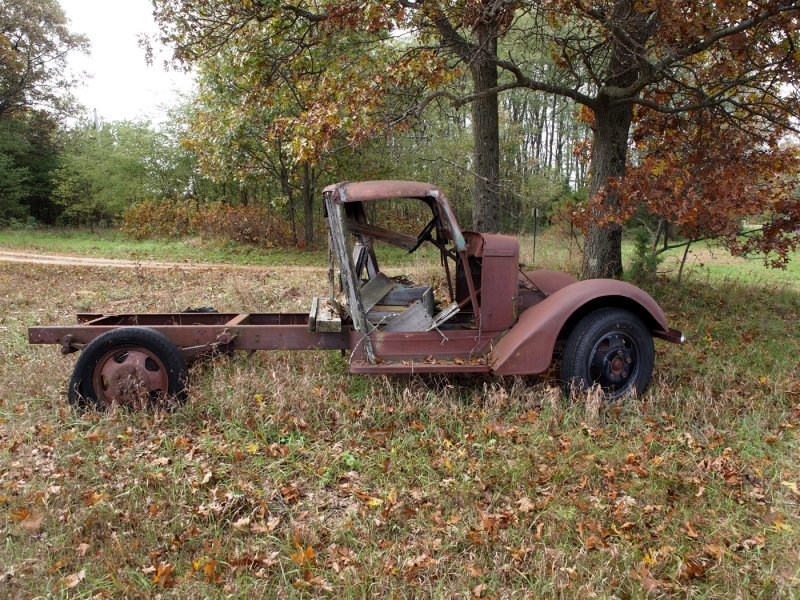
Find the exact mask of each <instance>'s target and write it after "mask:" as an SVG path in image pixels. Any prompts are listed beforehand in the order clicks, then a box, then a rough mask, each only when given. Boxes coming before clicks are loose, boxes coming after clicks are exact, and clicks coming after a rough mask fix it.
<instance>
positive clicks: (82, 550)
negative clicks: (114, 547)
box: [75, 542, 90, 556]
mask: <svg viewBox="0 0 800 600" xmlns="http://www.w3.org/2000/svg"><path fill="white" fill-rule="evenodd" d="M89 547H90V546H89V544H87V543H86V542H83V543H82V544H78V546H77V547H76V548H75V552H77V553H78V554H80V555H81V556H86V553H87V552H88V551H89Z"/></svg>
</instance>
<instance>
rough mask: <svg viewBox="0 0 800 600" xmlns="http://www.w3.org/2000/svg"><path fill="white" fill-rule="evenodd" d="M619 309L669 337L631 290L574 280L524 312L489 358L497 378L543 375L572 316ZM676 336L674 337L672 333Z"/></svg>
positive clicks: (659, 314) (662, 321)
mask: <svg viewBox="0 0 800 600" xmlns="http://www.w3.org/2000/svg"><path fill="white" fill-rule="evenodd" d="M605 306H609V307H620V308H627V309H630V310H632V311H633V312H635V313H636V314H637V315H638V316H639V317H640V318H641V319H642V320H643V321H644V322H645V324H646V325H647V326H648V327H650V328H651V330H652V331H653V333H654V334H655V335H657V336H659V337H667V336H666V335H665V334H666V333H668V332H673V331H674V330H671V329H670V328H669V327H668V326H667V318H666V317H665V316H664V311H663V310H661V307H660V306H659V305H658V303H657V302H656V301H655V300H653V298H652V297H651V296H650V295H649V294H648V293H647V292H645V291H643V290H641V289H639V288H638V287H636V286H635V285H631V284H630V283H626V282H624V281H617V280H615V279H587V280H585V281H577V282H575V283H573V284H570V285H567V286H565V287H563V288H561V289H559V290H558V291H556V292H554V293H553V294H551V295H550V296H548V297H547V298H545V299H544V300H542V301H541V302H539V303H538V304H536V305H534V306H531V307H530V308H528V309H527V310H525V311H524V312H523V313H522V314H521V315H520V318H519V320H518V321H517V323H516V324H515V325H514V326H513V327H512V328H511V329H510V330H509V332H508V333H507V334H506V335H505V336H504V337H503V338H502V339H501V340H500V341H499V342H498V343H497V345H496V346H495V347H494V350H493V351H492V353H491V355H490V364H491V366H492V371H493V372H494V373H496V374H497V375H529V374H533V373H541V372H542V371H546V370H547V368H548V367H549V366H550V363H551V362H552V360H553V349H554V348H555V345H556V341H557V340H558V335H559V333H560V332H561V330H562V329H563V328H564V325H565V324H566V323H567V321H569V319H570V317H572V316H573V315H576V316H577V315H580V316H583V315H582V314H581V313H585V312H588V310H594V309H596V308H602V307H605ZM678 333H679V332H678Z"/></svg>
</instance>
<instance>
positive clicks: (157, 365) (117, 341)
mask: <svg viewBox="0 0 800 600" xmlns="http://www.w3.org/2000/svg"><path fill="white" fill-rule="evenodd" d="M185 397H186V361H185V360H184V358H183V355H182V354H181V352H180V350H179V349H178V347H177V346H176V345H175V344H173V343H172V341H171V340H170V339H169V338H168V337H167V336H165V335H164V334H163V333H160V332H158V331H155V330H154V329H149V328H147V327H120V328H119V329H113V330H111V331H107V332H106V333H104V334H102V335H100V336H98V337H97V338H95V339H94V340H92V341H91V343H89V344H88V345H87V346H86V348H84V350H83V352H81V355H80V356H79V357H78V360H77V362H76V363H75V368H74V369H73V371H72V379H71V380H70V382H69V391H68V393H67V399H68V400H69V402H70V404H72V405H73V406H76V407H79V408H86V407H93V408H96V409H97V410H107V409H108V408H109V407H110V406H111V405H112V404H119V405H123V406H127V407H129V408H132V409H134V410H144V409H147V408H151V407H162V408H169V407H172V406H175V404H177V402H180V401H182V400H184V399H185Z"/></svg>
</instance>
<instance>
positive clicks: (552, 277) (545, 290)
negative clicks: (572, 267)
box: [517, 270, 578, 315]
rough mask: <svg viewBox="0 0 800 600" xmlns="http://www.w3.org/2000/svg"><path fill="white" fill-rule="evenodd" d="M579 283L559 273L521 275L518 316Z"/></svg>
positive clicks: (539, 272) (528, 272)
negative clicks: (556, 293)
mask: <svg viewBox="0 0 800 600" xmlns="http://www.w3.org/2000/svg"><path fill="white" fill-rule="evenodd" d="M576 281H578V280H577V279H575V278H574V277H573V276H572V275H567V274H566V273H560V272H558V271H547V270H539V271H525V272H524V273H520V275H519V287H520V289H519V291H518V292H517V314H518V315H521V314H522V313H523V312H525V311H526V310H527V309H529V308H530V307H531V306H534V305H535V304H539V302H541V301H542V300H544V299H545V298H547V297H548V296H549V295H550V294H553V293H555V292H557V291H558V290H560V289H561V288H562V287H566V286H568V285H572V284H573V283H575V282H576Z"/></svg>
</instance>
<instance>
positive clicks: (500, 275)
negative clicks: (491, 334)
mask: <svg viewBox="0 0 800 600" xmlns="http://www.w3.org/2000/svg"><path fill="white" fill-rule="evenodd" d="M483 240H484V241H483V247H482V252H483V258H482V267H483V268H482V271H483V272H482V276H481V288H482V290H483V293H482V294H481V298H480V305H481V327H482V328H486V329H489V330H501V329H507V328H509V327H511V325H513V324H514V321H516V319H517V313H516V308H517V292H518V290H519V280H518V271H519V242H518V241H517V240H516V239H514V238H512V237H509V236H506V235H484V236H483Z"/></svg>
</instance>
